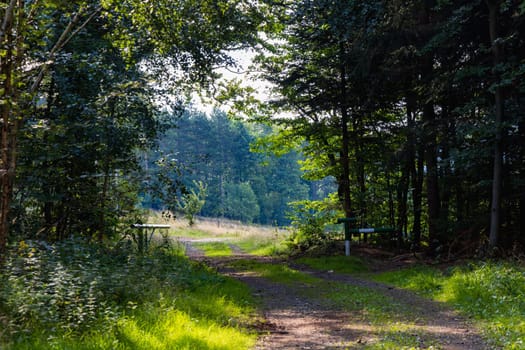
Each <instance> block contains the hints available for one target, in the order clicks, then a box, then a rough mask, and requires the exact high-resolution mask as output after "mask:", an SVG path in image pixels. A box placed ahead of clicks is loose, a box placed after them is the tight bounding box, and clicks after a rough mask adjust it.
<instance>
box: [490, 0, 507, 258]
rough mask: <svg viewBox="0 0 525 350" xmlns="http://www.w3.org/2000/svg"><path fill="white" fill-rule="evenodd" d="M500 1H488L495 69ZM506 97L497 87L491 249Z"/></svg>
mask: <svg viewBox="0 0 525 350" xmlns="http://www.w3.org/2000/svg"><path fill="white" fill-rule="evenodd" d="M499 4H500V1H499V0H488V1H487V5H488V8H489V34H490V42H491V45H492V56H493V60H494V68H496V66H497V65H498V64H499V63H500V62H501V55H502V52H501V51H502V49H501V46H500V44H499V43H498V40H497V39H498V35H499V33H498V12H499ZM504 103H505V101H504V97H503V92H502V90H501V87H499V86H497V87H496V89H495V91H494V113H495V122H494V128H495V141H494V168H493V175H492V201H491V207H490V232H489V248H491V249H494V248H496V246H497V245H498V241H499V229H500V220H501V185H502V182H503V181H502V180H503V145H502V140H503V108H504Z"/></svg>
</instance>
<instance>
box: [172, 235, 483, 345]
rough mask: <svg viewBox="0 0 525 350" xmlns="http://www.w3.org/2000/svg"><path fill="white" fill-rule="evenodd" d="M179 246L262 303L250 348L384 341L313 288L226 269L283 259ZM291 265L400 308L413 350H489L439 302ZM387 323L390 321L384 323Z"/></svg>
mask: <svg viewBox="0 0 525 350" xmlns="http://www.w3.org/2000/svg"><path fill="white" fill-rule="evenodd" d="M215 241H216V240H215ZM182 243H183V244H184V245H185V246H186V249H187V250H186V251H187V255H188V256H189V257H190V258H191V259H194V260H198V261H201V262H203V263H205V264H207V265H210V266H212V267H215V268H216V269H217V271H218V272H219V273H221V274H224V275H227V276H230V277H233V278H236V279H238V280H240V281H242V282H244V283H246V284H247V285H248V286H249V287H250V288H251V290H252V291H253V294H254V296H256V297H257V298H259V299H260V300H261V304H262V314H263V315H262V316H263V317H264V320H265V321H264V322H263V323H262V324H260V325H258V327H257V328H258V329H259V330H261V333H262V335H261V337H260V339H259V341H258V343H257V346H256V347H255V350H274V349H275V350H277V349H283V350H288V349H305V350H307V349H308V350H322V349H363V348H365V347H366V346H367V345H371V344H374V343H380V342H381V341H382V339H383V338H384V337H385V334H384V333H383V331H382V330H381V328H382V327H380V326H379V327H378V326H377V325H375V324H370V323H369V322H368V321H367V320H366V317H364V315H362V314H359V313H349V312H345V311H342V310H341V309H340V308H337V307H335V306H334V305H330V303H329V302H326V301H324V300H322V298H320V296H318V297H316V296H315V294H316V290H315V286H314V287H312V285H308V284H304V283H297V284H295V285H286V284H282V283H275V282H272V281H269V280H267V279H265V278H262V277H260V276H258V275H257V274H256V273H253V272H250V271H239V270H236V269H234V268H232V267H231V262H233V261H235V260H240V259H248V260H256V261H258V262H263V263H268V264H276V263H279V264H287V262H286V261H283V260H276V259H272V258H268V257H256V256H252V255H248V254H244V253H242V251H241V250H240V249H239V248H238V247H236V246H235V245H232V248H233V249H232V251H233V252H234V255H233V256H231V257H220V258H216V257H214V258H210V257H205V256H204V254H202V252H200V251H199V250H198V249H195V248H194V247H192V242H191V241H182ZM291 267H292V268H294V269H296V270H299V271H301V272H304V273H307V274H309V275H311V276H313V277H316V278H319V279H321V280H323V281H325V282H326V283H327V284H330V283H331V284H333V285H334V286H335V284H336V283H343V284H347V285H351V286H357V287H360V288H368V289H371V290H373V291H375V292H378V293H381V294H383V295H384V296H385V298H387V299H392V300H394V301H395V302H396V303H399V304H401V305H403V307H406V308H407V309H409V310H410V313H411V314H414V317H413V320H411V321H410V323H411V325H410V328H409V329H408V330H403V331H400V332H399V333H400V334H399V335H401V336H405V337H411V338H412V341H413V342H415V343H417V344H419V345H418V347H416V349H443V350H478V349H479V350H485V349H488V347H487V346H486V345H485V344H484V342H483V340H482V338H481V337H480V335H479V333H478V331H477V330H476V329H474V327H473V326H472V325H471V324H469V322H468V321H467V320H465V319H464V318H462V317H461V316H459V315H458V314H457V313H456V312H455V311H453V310H451V309H450V308H448V307H446V306H445V305H443V304H441V303H437V302H434V301H431V300H427V299H424V298H421V297H419V296H417V295H415V294H414V293H412V292H410V291H406V290H401V289H397V288H393V287H390V286H387V285H384V284H382V283H378V282H374V281H369V280H365V279H360V278H356V277H353V276H350V275H342V274H336V273H329V272H321V271H314V270H311V269H308V268H306V267H305V266H302V265H295V264H291ZM323 283H324V282H323ZM328 287H331V286H330V285H328ZM391 321H394V322H395V320H385V322H391ZM403 321H405V320H403Z"/></svg>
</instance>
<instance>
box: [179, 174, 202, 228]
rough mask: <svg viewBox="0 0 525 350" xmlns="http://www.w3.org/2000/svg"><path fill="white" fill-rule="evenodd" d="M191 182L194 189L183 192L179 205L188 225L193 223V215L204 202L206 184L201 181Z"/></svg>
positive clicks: (199, 209)
mask: <svg viewBox="0 0 525 350" xmlns="http://www.w3.org/2000/svg"><path fill="white" fill-rule="evenodd" d="M193 184H194V185H195V187H196V189H190V190H189V192H188V193H185V194H183V195H182V199H181V203H180V206H179V208H180V210H182V212H183V213H184V217H185V218H186V219H187V220H188V225H190V226H193V224H195V215H197V214H198V213H199V212H200V211H201V209H202V207H203V206H204V203H206V185H205V184H204V183H203V182H202V181H194V182H193Z"/></svg>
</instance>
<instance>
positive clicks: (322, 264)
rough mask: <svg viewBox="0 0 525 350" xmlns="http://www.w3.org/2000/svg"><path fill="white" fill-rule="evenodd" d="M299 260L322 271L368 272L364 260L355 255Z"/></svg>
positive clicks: (298, 260)
mask: <svg viewBox="0 0 525 350" xmlns="http://www.w3.org/2000/svg"><path fill="white" fill-rule="evenodd" d="M297 262H298V263H300V264H305V265H307V266H310V267H312V268H314V269H316V270H320V271H333V272H338V273H365V272H368V267H367V266H366V264H365V263H364V262H363V260H362V259H360V258H358V257H355V256H324V257H316V258H308V257H306V258H300V259H297Z"/></svg>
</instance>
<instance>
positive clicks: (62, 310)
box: [0, 241, 257, 350]
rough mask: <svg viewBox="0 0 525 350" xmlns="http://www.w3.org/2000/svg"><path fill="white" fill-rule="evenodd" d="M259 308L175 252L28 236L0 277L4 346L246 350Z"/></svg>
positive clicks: (0, 344) (240, 289) (228, 282)
mask: <svg viewBox="0 0 525 350" xmlns="http://www.w3.org/2000/svg"><path fill="white" fill-rule="evenodd" d="M255 307H256V306H255V303H254V301H253V299H252V297H251V295H250V292H249V290H248V289H247V288H246V287H245V286H244V285H242V284H241V283H239V282H237V281H235V280H232V279H229V278H225V277H221V276H218V275H216V274H215V273H213V272H211V271H209V270H208V269H206V268H205V267H202V266H201V265H194V264H192V263H190V262H189V261H188V260H187V259H186V258H185V257H183V256H182V254H181V252H179V251H178V250H177V249H170V248H166V247H164V248H163V249H160V248H159V249H154V250H153V251H151V252H150V253H148V254H145V255H142V256H137V255H136V254H134V253H133V252H132V251H130V250H128V249H124V248H120V249H107V248H102V247H98V246H90V245H88V244H86V243H85V242H80V241H69V242H63V243H60V244H56V245H52V246H49V245H46V244H42V243H36V242H22V243H21V244H20V245H19V247H18V248H17V249H16V251H14V252H13V254H12V255H11V258H10V259H9V261H8V263H7V265H6V267H5V269H4V270H3V271H2V274H1V275H0V326H1V327H0V328H1V330H0V348H1V349H6V350H11V349H73V350H74V349H137V350H139V349H217V350H227V349H250V348H252V347H253V345H254V344H255V341H256V337H257V336H256V334H254V333H252V332H250V331H248V330H247V325H248V324H249V323H250V322H251V317H252V315H253V314H254V312H255Z"/></svg>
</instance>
